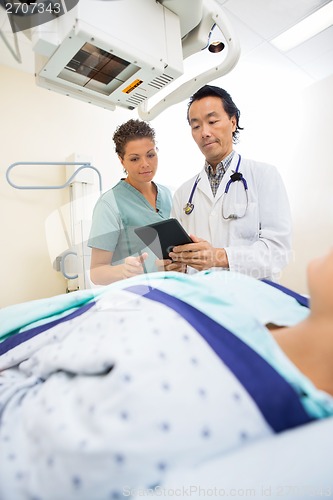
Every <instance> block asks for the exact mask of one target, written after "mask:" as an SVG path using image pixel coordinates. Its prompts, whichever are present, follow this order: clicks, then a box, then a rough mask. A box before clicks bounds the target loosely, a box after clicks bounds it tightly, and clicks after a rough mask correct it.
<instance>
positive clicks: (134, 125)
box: [113, 120, 155, 159]
mask: <svg viewBox="0 0 333 500" xmlns="http://www.w3.org/2000/svg"><path fill="white" fill-rule="evenodd" d="M137 139H149V140H150V141H151V142H152V143H153V145H154V146H155V130H154V129H153V128H152V127H151V126H150V125H149V124H148V123H147V122H145V121H142V120H128V121H127V122H126V123H123V124H122V125H119V127H117V129H116V131H115V133H114V134H113V142H114V144H115V150H116V153H117V154H118V156H120V158H122V159H124V155H125V152H126V146H127V144H128V142H130V141H135V140H137Z"/></svg>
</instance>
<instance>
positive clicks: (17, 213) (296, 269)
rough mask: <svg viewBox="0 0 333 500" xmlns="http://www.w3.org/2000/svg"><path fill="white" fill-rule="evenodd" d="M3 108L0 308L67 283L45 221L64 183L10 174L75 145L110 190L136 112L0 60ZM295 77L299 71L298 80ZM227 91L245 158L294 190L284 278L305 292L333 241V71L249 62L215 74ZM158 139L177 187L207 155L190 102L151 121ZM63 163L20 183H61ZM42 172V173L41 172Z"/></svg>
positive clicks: (162, 178) (161, 177) (163, 172)
mask: <svg viewBox="0 0 333 500" xmlns="http://www.w3.org/2000/svg"><path fill="white" fill-rule="evenodd" d="M0 75H1V78H0V112H1V121H2V125H1V130H2V134H1V139H2V141H1V142H2V147H1V164H0V168H1V178H0V214H1V215H0V217H1V231H2V232H1V236H2V237H1V240H2V243H3V244H2V246H1V250H0V257H1V278H2V279H1V283H2V287H1V290H0V306H5V305H8V304H13V303H17V302H22V301H24V300H30V299H36V298H40V297H48V296H52V295H54V294H57V293H62V292H64V291H65V288H66V282H65V280H64V279H63V278H62V277H61V276H60V274H59V273H57V272H55V271H54V270H53V269H52V262H51V260H52V259H51V258H50V255H49V251H48V247H47V241H46V230H45V223H46V221H47V220H49V217H50V215H51V214H52V213H53V212H54V211H55V210H57V209H58V208H59V207H61V206H62V205H63V204H64V203H66V202H67V201H68V193H67V191H66V190H62V191H59V190H55V191H19V190H15V189H13V188H11V187H10V186H9V185H8V184H7V183H6V180H5V177H4V175H5V171H6V169H7V167H8V165H10V164H11V163H13V162H16V161H64V160H65V159H66V158H67V157H68V156H70V155H71V154H73V153H79V154H81V155H87V156H88V157H92V158H93V163H94V165H95V166H96V167H97V168H98V169H99V170H100V171H101V172H102V175H103V181H104V189H107V188H109V187H111V186H112V185H113V184H114V183H115V182H117V181H118V179H119V178H120V177H121V175H122V170H121V168H120V165H119V162H118V160H117V158H116V156H115V154H114V151H113V143H112V134H113V131H114V129H115V128H116V126H117V125H118V124H119V123H122V122H124V121H126V120H127V119H129V118H131V117H133V118H136V117H137V113H136V112H128V111H125V110H117V111H116V112H110V111H106V110H103V109H101V108H98V107H93V106H90V105H88V104H85V103H82V102H80V101H76V100H74V99H69V98H67V97H65V96H61V95H58V94H56V93H53V92H49V91H47V90H45V89H41V88H38V87H36V85H35V83H34V79H33V76H32V75H29V74H26V73H22V72H18V71H15V70H11V69H8V68H5V67H0ZM293 77H294V78H293ZM213 83H214V84H217V85H221V86H223V87H224V88H226V90H228V91H229V92H230V93H231V95H232V97H233V98H234V100H235V102H236V104H237V105H238V106H239V108H240V109H241V124H242V126H244V127H245V130H244V131H243V132H242V133H241V141H240V143H239V144H238V145H237V147H236V149H237V150H238V151H239V152H240V153H242V154H243V156H247V157H253V158H256V159H258V160H265V161H268V162H271V163H273V164H275V165H276V166H277V167H278V168H279V169H280V172H281V175H282V177H283V179H284V181H285V183H286V187H287V190H288V193H289V197H290V202H291V206H292V212H293V221H294V261H293V262H292V263H291V264H290V266H289V267H288V268H287V269H286V271H285V272H284V274H283V277H282V282H283V283H284V284H286V285H287V286H290V287H292V288H294V289H296V290H298V291H300V292H306V291H307V288H306V282H305V278H304V275H305V268H306V265H307V262H308V261H309V260H310V259H311V258H312V257H313V256H315V255H320V254H322V253H323V252H324V251H325V249H327V248H328V247H329V246H332V235H333V231H332V229H333V201H332V200H333V196H332V187H333V182H332V181H333V179H332V177H333V173H332V160H331V158H332V157H333V151H332V148H333V144H332V140H331V131H332V125H333V124H332V122H333V93H332V90H331V89H332V87H333V77H330V78H328V79H326V80H323V81H321V82H319V83H317V84H314V85H310V86H307V85H308V82H306V81H300V80H299V79H298V78H297V77H295V75H293V74H292V73H291V74H290V75H288V74H281V72H280V71H279V68H275V70H274V68H266V71H265V68H253V67H251V64H250V62H249V63H248V64H243V65H242V66H240V67H236V69H235V70H234V71H233V72H232V73H231V74H230V75H227V76H226V77H224V78H223V79H220V80H217V81H215V82H213ZM152 125H153V126H154V127H155V129H156V132H157V140H158V146H159V151H160V154H159V158H160V159H159V171H158V174H157V177H156V180H157V181H158V182H162V183H164V184H167V185H169V186H170V187H172V188H174V187H177V186H178V185H179V184H180V183H181V182H183V181H184V180H185V179H187V178H188V177H189V176H192V175H193V174H194V173H195V172H197V171H198V170H199V169H200V168H201V166H202V163H203V160H202V157H201V154H200V152H199V150H198V149H197V147H196V145H195V144H194V142H193V140H192V138H191V135H190V130H189V127H188V125H187V123H186V103H181V104H179V105H176V106H174V107H172V108H170V109H168V110H166V111H165V112H164V113H163V114H162V115H161V116H159V117H157V118H156V119H155V120H153V121H152ZM64 176H65V174H64V169H62V168H60V169H59V168H58V169H57V170H55V168H54V167H47V171H46V170H45V172H43V174H41V170H40V167H39V168H37V167H34V168H31V169H29V175H28V174H27V173H23V172H22V170H21V171H20V173H19V174H17V175H16V176H15V180H16V181H17V182H18V183H19V182H21V183H23V182H27V181H29V182H34V183H35V184H37V183H39V182H44V183H49V184H51V183H53V184H61V183H63V182H64V180H65V179H64ZM41 177H42V178H41Z"/></svg>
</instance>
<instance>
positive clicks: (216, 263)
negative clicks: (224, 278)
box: [169, 234, 229, 271]
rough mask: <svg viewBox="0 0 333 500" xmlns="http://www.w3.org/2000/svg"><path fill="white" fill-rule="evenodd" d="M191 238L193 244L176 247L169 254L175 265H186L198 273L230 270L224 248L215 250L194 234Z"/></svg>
mask: <svg viewBox="0 0 333 500" xmlns="http://www.w3.org/2000/svg"><path fill="white" fill-rule="evenodd" d="M190 237H191V239H192V240H193V243H186V245H179V246H176V247H174V248H173V249H172V252H170V253H169V256H170V259H171V260H172V262H173V263H174V264H175V263H178V264H180V263H181V264H186V266H191V267H193V268H194V269H196V270H197V271H203V270H205V269H210V268H211V267H224V268H229V262H228V256H227V253H226V251H225V249H224V248H214V247H212V245H211V244H210V243H208V241H206V240H203V239H202V238H198V237H197V236H194V235H193V234H191V235H190Z"/></svg>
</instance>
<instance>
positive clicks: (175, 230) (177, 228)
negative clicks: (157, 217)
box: [134, 219, 193, 259]
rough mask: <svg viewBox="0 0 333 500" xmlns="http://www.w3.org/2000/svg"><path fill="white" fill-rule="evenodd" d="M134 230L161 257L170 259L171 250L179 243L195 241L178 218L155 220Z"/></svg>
mask: <svg viewBox="0 0 333 500" xmlns="http://www.w3.org/2000/svg"><path fill="white" fill-rule="evenodd" d="M134 231H135V233H136V234H137V235H138V236H139V238H140V239H141V240H142V241H143V242H144V243H145V245H146V246H147V247H149V248H150V250H151V251H152V252H154V254H155V255H156V256H157V257H158V258H159V259H169V258H170V257H169V252H171V250H172V248H173V247H175V246H177V245H185V243H193V241H192V240H191V238H190V237H189V235H188V234H187V232H186V231H185V229H184V228H183V227H182V226H181V224H180V223H179V222H178V220H177V219H167V220H163V221H161V222H155V224H148V225H147V226H142V227H138V228H136V229H134Z"/></svg>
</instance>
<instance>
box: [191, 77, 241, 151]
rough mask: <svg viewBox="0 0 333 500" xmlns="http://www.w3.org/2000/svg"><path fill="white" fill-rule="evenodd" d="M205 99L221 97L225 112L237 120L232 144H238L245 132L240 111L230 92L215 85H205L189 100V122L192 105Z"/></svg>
mask: <svg viewBox="0 0 333 500" xmlns="http://www.w3.org/2000/svg"><path fill="white" fill-rule="evenodd" d="M204 97H219V98H220V99H221V101H222V106H223V108H224V111H225V112H226V113H227V115H228V116H229V118H231V117H233V116H234V117H235V118H236V129H235V131H234V132H233V133H232V142H233V143H234V144H236V143H237V142H238V139H239V131H240V130H244V129H243V127H240V126H239V118H240V111H239V109H238V108H237V106H236V104H235V103H234V101H233V100H232V98H231V95H230V94H228V92H227V91H226V90H224V89H222V88H221V87H215V86H214V85H204V86H203V87H201V89H199V90H197V91H196V92H195V93H194V94H193V95H192V96H191V97H190V100H189V103H188V105H187V121H188V123H190V118H189V111H190V107H191V105H192V104H193V103H194V102H195V101H199V100H200V99H203V98H204Z"/></svg>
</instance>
